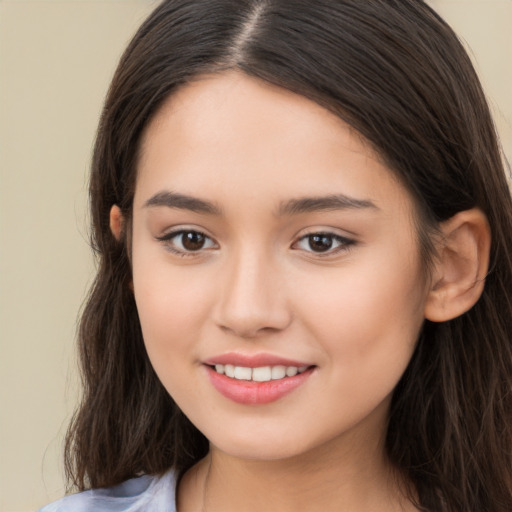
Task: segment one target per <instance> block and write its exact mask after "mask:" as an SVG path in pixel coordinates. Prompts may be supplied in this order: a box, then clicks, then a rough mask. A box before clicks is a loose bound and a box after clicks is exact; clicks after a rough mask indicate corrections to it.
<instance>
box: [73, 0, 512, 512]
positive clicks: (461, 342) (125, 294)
mask: <svg viewBox="0 0 512 512" xmlns="http://www.w3.org/2000/svg"><path fill="white" fill-rule="evenodd" d="M228 69H238V70H240V71H242V72H244V73H246V74H247V75H250V76H253V77H258V78H259V79H263V80H265V81H267V82H270V83H273V84H276V85H278V86H281V87H284V88H286V89H289V90H291V91H294V92H296V93H298V94H301V95H303V96H305V97H308V98H310V99H312V100H314V101H315V102H317V103H318V104H320V105H322V106H324V107H325V108H327V109H329V110H331V111H332V112H334V113H336V114H337V115H338V116H339V117H340V118H342V119H343V120H345V121H346V122H348V123H349V124H350V125H351V126H352V127H353V128H354V129H355V130H357V131H358V132H359V133H360V134H362V135H363V136H364V137H365V138H366V139H367V140H368V141H369V142H370V143H371V144H372V145H373V146H374V148H376V150H377V151H378V153H379V154H380V155H381V156H382V158H383V159H384V160H385V161H386V163H387V164H388V166H389V167H390V169H392V171H393V172H395V173H396V175H397V176H399V178H400V180H401V181H402V182H403V183H404V184H405V186H406V187H407V188H408V190H409V191H410V193H411V194H412V196H413V197H414V199H415V201H416V204H417V209H418V212H419V214H418V217H419V220H418V223H419V234H420V241H421V244H422V249H423V255H424V257H425V263H426V264H427V263H428V258H429V256H431V255H432V246H431V244H430V240H431V236H430V234H431V233H432V232H433V230H435V228H436V226H438V225H439V223H440V222H442V221H444V220H446V219H449V218H450V217H451V216H453V215H454V214H455V213H457V212H459V211H463V210H467V209H470V208H473V207H478V208H480V209H481V210H482V211H483V212H484V213H485V215H486V216H487V219H488V221H489V224H490V228H491V233H492V247H491V262H490V271H489V274H488V277H487V279H486V285H485V289H484V292H483V295H482V297H481V298H480V300H479V301H478V303H477V304H476V305H475V306H474V307H473V308H472V309H471V310H470V311H468V312H467V313H465V314H464V315H462V316H460V317H459V318H456V319H454V320H452V321H449V322H444V323H431V322H428V321H426V322H425V324H424V326H423V329H422V332H421V334H420V337H419V340H418V344H417V348H416V351H415V353H414V355H413V358H412V360H411V362H410V364H409V366H408V368H407V370H406V372H405V374H404V375H403V377H402V379H401V381H400V382H399V384H398V386H397V388H396V390H395V392H394V397H393V401H392V405H391V412H390V419H389V427H388V434H387V451H388V455H389V457H390V459H391V461H392V462H393V463H394V464H395V465H396V466H397V467H398V468H399V469H400V471H402V472H403V474H405V475H406V478H407V480H408V481H409V482H411V489H410V490H409V492H410V494H411V499H414V498H413V497H412V496H416V497H417V500H418V502H419V503H418V506H420V509H421V510H424V511H431V512H434V511H436V512H440V511H469V510H471V511H479V512H480V511H489V512H490V511H493V512H500V511H502V512H510V510H512V393H511V391H512V351H511V340H512V237H511V233H512V202H511V197H510V191H509V189H508V185H507V180H506V177H505V172H504V170H503V163H502V160H501V156H500V150H499V147H498V143H497V138H496V134H495V129H494V126H493V123H492V120H491V116H490V114H489V109H488V106H487V104H486V101H485V97H484V94H483V92H482V89H481V86H480V84H479V81H478V78H477V76H476V74H475V72H474V70H473V67H472V65H471V63H470V60H469V58H468V56H467V54H466V52H465V51H464V49H463V47H462V45H461V44H460V42H459V41H458V39H457V37H456V36H455V34H454V33H453V31H452V30H451V29H450V28H449V27H448V26H447V25H446V23H445V22H444V21H443V20H442V19H440V18H439V16H438V15H437V14H436V13H435V12H434V11H432V10H431V9H430V8H429V7H428V6H427V5H426V4H425V3H424V2H423V1H421V0H366V1H364V2H361V1H360V0H315V1H314V2H312V1H311V0H168V1H165V2H163V3H162V4H161V5H160V6H159V7H157V9H156V10H155V11H154V12H153V13H152V14H151V16H150V17H149V18H148V19H147V21H146V22H145V23H144V24H143V25H142V27H141V28H140V29H139V31H138V32H137V34H136V35H135V37H134V38H133V40H132V42H131V43H130V45H129V47H128V48H127V50H126V52H125V53H124V55H123V57H122V59H121V62H120V64H119V67H118V69H117V71H116V74H115V76H114V79H113V82H112V85H111V87H110V90H109V93H108V97H107V100H106V104H105V108H104V110H103V115H102V118H101V122H100V126H99V131H98V136H97V140H96V146H95V151H94V158H93V164H92V174H91V184H90V197H91V208H92V230H93V231H92V241H93V246H94V249H95V251H96V254H97V257H98V262H99V268H98V274H97V277H96V280H95V282H94V285H93V287H92V290H91V292H90V296H89V298H88V301H87V304H86V306H85V309H84V311H83V316H82V320H81V324H80V331H79V343H80V354H81V363H82V371H83V384H84V395H83V400H82V403H81V405H80V408H79V410H78V412H77V414H76V415H75V417H74V420H73V422H72V425H71V427H70V430H69V432H68V437H67V443H66V467H67V470H68V476H69V478H70V482H71V483H72V484H73V485H74V486H76V487H77V488H78V489H85V488H86V487H103V486H110V485H114V484H117V483H119V482H121V481H123V480H125V479H127V478H130V477H133V476H135V475H138V474H141V473H151V474H158V473H161V472H164V471H166V470H167V469H169V468H171V467H174V468H175V469H176V470H177V471H179V472H181V471H184V470H186V469H187V468H189V467H191V466H192V465H193V464H194V463H195V462H196V461H198V460H199V459H200V458H202V457H203V456H204V455H205V454H206V453H207V451H208V441H207V440H206V438H205V437H204V436H203V435H202V434H201V433H200V432H199V431H198V430H197V429H196V428H195V427H194V426H193V425H192V424H191V423H190V422H189V421H188V419H187V418H186V417H185V416H184V415H183V413H182V412H181V411H180V410H179V408H178V407H177V406H176V404H175V403H174V402H173V400H172V399H171V398H170V397H169V395H168V393H167V392H166V390H165V389H164V387H163V386H162V384H161V383H160V382H159V380H158V378H157V376H156V374H155V373H154V371H153V369H152V367H151V364H150V362H149V359H148V357H147V355H146V351H145V348H144V343H143V339H142V334H141V329H140V325H139V319H138V315H137V309H136V306H135V302H134V298H133V294H132V292H131V290H130V282H131V270H130V261H129V244H128V243H127V241H126V239H125V240H124V242H123V243H119V242H118V241H116V240H115V239H114V237H113V236H112V234H111V232H110V229H109V211H110V208H111V207H112V205H114V204H117V205H119V207H120V208H121V211H122V212H123V215H124V217H125V219H126V220H127V222H128V224H129V222H130V218H131V209H132V201H133V195H134V188H135V180H136V174H137V159H138V151H139V146H140V140H141V134H142V133H143V131H144V129H145V127H146V126H147V125H148V122H149V121H150V120H151V119H152V117H153V116H154V115H155V113H156V112H157V111H158V109H159V107H160V106H161V104H162V102H163V101H164V100H165V99H167V98H168V97H169V95H172V94H173V91H175V90H176V89H177V88H178V87H180V86H181V85H183V84H186V83H187V82H189V81H191V80H193V79H194V78H195V77H197V76H198V75H201V74H205V73H218V72H222V71H224V70H228Z"/></svg>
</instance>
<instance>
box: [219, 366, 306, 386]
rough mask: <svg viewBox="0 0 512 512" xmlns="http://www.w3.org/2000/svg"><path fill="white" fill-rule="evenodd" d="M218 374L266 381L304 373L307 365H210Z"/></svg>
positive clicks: (240, 378)
mask: <svg viewBox="0 0 512 512" xmlns="http://www.w3.org/2000/svg"><path fill="white" fill-rule="evenodd" d="M212 368H213V369H214V370H215V371H216V372H217V373H219V374H220V375H225V376H226V377H229V378H230V379H236V380H247V381H253V382H268V381H271V380H280V379H285V378H286V377H295V375H297V374H299V373H304V372H305V371H306V370H307V369H308V366H302V367H297V366H283V365H276V366H259V367H257V368H250V367H246V366H235V365H232V364H216V365H215V366H213V367H212Z"/></svg>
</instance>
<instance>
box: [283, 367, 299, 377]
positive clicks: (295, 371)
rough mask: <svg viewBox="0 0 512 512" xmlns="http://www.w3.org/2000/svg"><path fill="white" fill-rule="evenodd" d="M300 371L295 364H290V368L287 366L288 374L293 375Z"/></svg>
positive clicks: (288, 375)
mask: <svg viewBox="0 0 512 512" xmlns="http://www.w3.org/2000/svg"><path fill="white" fill-rule="evenodd" d="M298 371H299V370H298V368H296V367H295V366H288V368H286V376H287V377H293V376H294V375H297V373H298Z"/></svg>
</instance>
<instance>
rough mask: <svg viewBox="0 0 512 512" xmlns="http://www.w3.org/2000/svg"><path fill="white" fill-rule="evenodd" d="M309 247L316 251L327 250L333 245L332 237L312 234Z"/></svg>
mask: <svg viewBox="0 0 512 512" xmlns="http://www.w3.org/2000/svg"><path fill="white" fill-rule="evenodd" d="M309 247H310V248H311V249H312V250H313V251H315V252H325V251H328V250H329V249H330V248H331V247H332V237H330V236H329V235H312V236H310V237H309Z"/></svg>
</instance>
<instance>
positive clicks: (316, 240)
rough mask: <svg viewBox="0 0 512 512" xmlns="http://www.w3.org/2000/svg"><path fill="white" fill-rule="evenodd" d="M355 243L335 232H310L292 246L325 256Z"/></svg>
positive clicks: (343, 249)
mask: <svg viewBox="0 0 512 512" xmlns="http://www.w3.org/2000/svg"><path fill="white" fill-rule="evenodd" d="M355 243H356V242H355V240H351V239H350V238H345V237H344V236H340V235H337V234H335V233H311V234H309V235H306V236H303V237H302V238H300V239H299V240H298V241H297V242H295V243H294V244H293V246H292V248H293V249H300V250H302V251H305V252H309V253H314V254H318V255H320V254H325V255H326V256H327V255H335V254H337V253H339V252H341V251H346V250H348V249H349V247H350V246H351V245H354V244H355Z"/></svg>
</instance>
